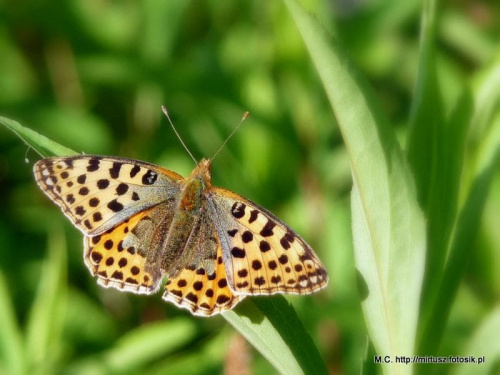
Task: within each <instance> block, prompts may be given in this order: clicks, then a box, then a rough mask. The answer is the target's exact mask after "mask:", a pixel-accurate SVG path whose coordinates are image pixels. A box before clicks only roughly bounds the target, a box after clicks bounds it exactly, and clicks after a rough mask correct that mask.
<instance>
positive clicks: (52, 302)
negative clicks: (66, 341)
mask: <svg viewBox="0 0 500 375" xmlns="http://www.w3.org/2000/svg"><path fill="white" fill-rule="evenodd" d="M66 284H67V283H66V240H65V237H64V232H63V230H62V229H58V228H56V229H54V230H53V231H51V232H49V244H48V258H47V259H46V260H45V262H44V265H43V267H42V274H41V280H40V284H39V288H38V292H37V295H36V298H35V301H34V302H33V305H32V307H31V310H30V313H29V318H28V323H27V328H26V351H27V358H29V366H30V373H32V374H51V373H53V372H54V369H55V364H56V363H57V360H58V359H59V356H60V354H61V352H62V349H63V348H62V346H61V344H62V341H61V334H62V330H63V325H64V309H65V303H66Z"/></svg>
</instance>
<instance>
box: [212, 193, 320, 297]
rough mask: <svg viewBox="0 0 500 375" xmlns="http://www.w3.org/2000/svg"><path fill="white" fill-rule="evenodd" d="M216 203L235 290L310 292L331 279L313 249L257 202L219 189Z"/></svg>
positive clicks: (250, 292)
mask: <svg viewBox="0 0 500 375" xmlns="http://www.w3.org/2000/svg"><path fill="white" fill-rule="evenodd" d="M213 202H214V204H212V205H211V207H212V210H213V211H214V212H213V214H214V215H213V216H214V217H215V220H216V221H218V222H219V225H216V227H217V230H218V232H219V236H220V238H221V243H222V247H223V249H224V250H223V252H224V262H225V264H226V269H227V273H228V279H229V280H230V283H231V288H232V289H233V290H234V291H235V292H237V293H241V294H254V295H259V294H260V295H266V294H274V293H291V294H309V293H312V292H315V291H317V290H319V289H321V288H323V287H324V286H325V285H326V284H327V282H328V276H327V273H326V270H325V268H324V266H323V264H322V263H321V261H320V260H319V259H318V257H317V256H316V254H315V253H314V251H313V250H312V249H311V247H310V246H309V245H308V244H307V243H306V242H305V241H304V240H303V239H302V238H301V237H300V236H298V235H297V234H296V233H295V232H293V231H292V230H291V229H290V228H289V227H288V226H287V225H286V224H284V223H283V222H282V221H280V220H279V219H278V218H276V217H275V216H274V215H273V214H272V213H270V212H269V211H267V210H265V209H264V208H262V207H259V206H258V205H257V204H255V203H253V202H250V201H249V200H247V199H245V198H243V197H241V196H239V195H237V194H234V193H232V192H230V191H227V190H225V189H219V188H214V194H213Z"/></svg>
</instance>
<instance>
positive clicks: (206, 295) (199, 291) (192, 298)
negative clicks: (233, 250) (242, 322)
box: [163, 244, 244, 316]
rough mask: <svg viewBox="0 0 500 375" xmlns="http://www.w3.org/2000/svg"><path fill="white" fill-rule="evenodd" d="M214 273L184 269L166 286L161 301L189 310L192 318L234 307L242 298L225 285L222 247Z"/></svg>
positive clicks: (214, 262) (218, 249) (203, 269)
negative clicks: (193, 315) (192, 315)
mask: <svg viewBox="0 0 500 375" xmlns="http://www.w3.org/2000/svg"><path fill="white" fill-rule="evenodd" d="M212 262H213V264H214V267H215V268H214V271H213V272H210V273H209V272H207V271H206V269H205V268H203V267H199V268H193V267H187V268H185V269H183V270H182V271H181V272H180V273H179V274H178V275H177V276H175V277H173V278H170V279H169V280H168V281H167V284H166V285H165V293H164V294H163V299H165V300H166V301H171V302H173V303H174V304H176V305H177V306H179V307H182V308H185V309H188V310H190V311H191V312H192V313H193V314H195V315H200V316H211V315H215V314H218V313H221V312H223V311H225V310H229V309H231V308H233V307H234V305H236V304H237V303H238V302H239V301H241V300H242V299H243V298H244V296H238V295H235V294H234V293H233V292H232V291H231V288H230V287H229V285H228V281H227V275H226V270H225V267H224V262H223V261H222V248H221V247H220V244H218V246H217V259H216V260H212Z"/></svg>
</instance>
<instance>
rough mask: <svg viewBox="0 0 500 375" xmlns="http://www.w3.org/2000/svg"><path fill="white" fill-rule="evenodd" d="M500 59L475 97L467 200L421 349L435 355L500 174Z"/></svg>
mask: <svg viewBox="0 0 500 375" xmlns="http://www.w3.org/2000/svg"><path fill="white" fill-rule="evenodd" d="M499 88H500V56H498V57H497V59H496V60H495V61H494V63H493V64H492V66H491V67H489V69H487V70H485V72H484V74H483V75H482V76H481V77H480V80H479V84H478V88H477V90H476V92H475V93H474V95H473V97H474V102H475V103H474V104H475V108H476V111H475V112H474V115H473V117H472V120H471V126H472V129H471V136H470V138H471V140H472V142H471V143H472V144H473V145H474V147H473V148H474V149H475V150H473V151H471V152H469V154H468V155H467V158H466V159H467V160H471V161H472V166H471V168H470V169H471V170H472V171H471V172H470V174H471V176H472V177H471V179H470V180H471V182H470V186H468V188H467V189H465V191H466V192H467V194H466V199H465V202H464V204H463V206H462V208H461V209H460V212H459V216H458V221H457V223H456V226H455V228H454V231H453V237H452V242H451V247H450V251H449V255H448V260H447V263H446V267H445V271H444V274H443V279H442V281H441V283H440V285H439V291H438V294H437V298H436V305H435V306H434V309H433V311H432V315H431V318H430V321H429V323H428V325H427V327H426V330H425V333H424V337H423V338H422V342H421V344H420V346H421V347H422V350H424V349H425V350H428V351H429V352H431V353H432V352H434V351H435V350H436V349H437V345H438V343H439V342H440V340H441V337H442V335H443V332H444V328H445V326H446V325H445V322H446V321H447V320H448V316H449V313H450V309H451V306H452V302H453V300H454V298H455V295H456V293H457V290H458V286H459V284H460V280H461V279H462V276H463V274H464V272H465V269H466V266H467V264H468V260H469V259H470V256H471V249H474V247H475V246H474V242H475V239H476V235H477V232H478V231H479V226H480V223H481V220H480V218H481V216H482V212H483V209H484V205H485V204H486V199H487V197H488V193H489V189H490V186H491V181H492V178H493V176H494V173H495V171H496V170H498V157H499V153H500V110H499V109H498V108H499V107H498V103H499V102H500V89H499Z"/></svg>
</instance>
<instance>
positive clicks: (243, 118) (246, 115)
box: [210, 111, 250, 162]
mask: <svg viewBox="0 0 500 375" xmlns="http://www.w3.org/2000/svg"><path fill="white" fill-rule="evenodd" d="M248 116H250V112H248V111H246V112H245V113H244V114H243V117H242V118H241V120H240V123H239V124H238V125H237V126H236V127H235V128H234V130H233V131H232V132H231V134H229V137H227V138H226V140H225V141H224V143H222V146H220V147H219V149H218V150H217V152H216V153H215V155H214V156H212V158H211V159H210V162H212V161H213V160H214V159H215V157H216V156H217V155H218V154H219V152H220V151H221V150H222V149H223V148H224V146H225V145H226V143H227V141H229V139H231V137H232V136H233V135H234V133H236V131H237V130H238V128H239V127H240V126H241V124H243V122H244V121H245V120H246V119H247V118H248Z"/></svg>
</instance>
